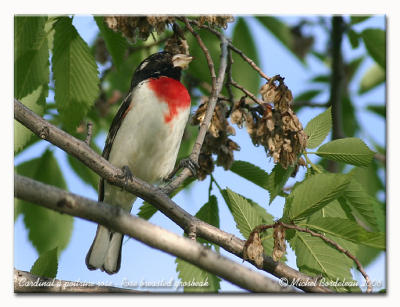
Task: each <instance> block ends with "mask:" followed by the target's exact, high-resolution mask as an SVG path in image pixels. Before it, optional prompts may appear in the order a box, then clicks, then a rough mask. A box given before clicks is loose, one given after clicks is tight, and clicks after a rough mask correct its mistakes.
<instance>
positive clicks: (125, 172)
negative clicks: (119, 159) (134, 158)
mask: <svg viewBox="0 0 400 307" xmlns="http://www.w3.org/2000/svg"><path fill="white" fill-rule="evenodd" d="M121 170H122V175H121V176H120V178H121V179H124V181H125V184H128V182H129V181H132V180H133V174H132V171H131V170H130V169H129V166H128V165H124V166H123V167H122V168H121Z"/></svg>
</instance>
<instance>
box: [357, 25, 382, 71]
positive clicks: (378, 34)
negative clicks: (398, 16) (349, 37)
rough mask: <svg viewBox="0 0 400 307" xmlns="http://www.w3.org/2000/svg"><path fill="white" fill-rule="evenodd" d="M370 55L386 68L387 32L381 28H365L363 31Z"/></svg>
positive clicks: (362, 34) (362, 35)
mask: <svg viewBox="0 0 400 307" xmlns="http://www.w3.org/2000/svg"><path fill="white" fill-rule="evenodd" d="M361 37H362V38H363V40H364V43H365V47H366V48H367V51H368V53H369V54H370V56H371V57H372V58H373V59H374V60H375V62H376V63H378V64H379V65H380V66H381V67H382V68H383V69H384V70H385V69H386V32H385V31H383V30H381V29H365V30H364V31H362V32H361Z"/></svg>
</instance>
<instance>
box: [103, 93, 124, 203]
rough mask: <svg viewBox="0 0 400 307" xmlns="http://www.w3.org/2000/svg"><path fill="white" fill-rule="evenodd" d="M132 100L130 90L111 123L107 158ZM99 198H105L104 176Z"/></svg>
mask: <svg viewBox="0 0 400 307" xmlns="http://www.w3.org/2000/svg"><path fill="white" fill-rule="evenodd" d="M131 100H132V92H129V94H128V96H126V98H125V99H124V101H123V102H122V104H121V106H120V107H119V110H118V112H117V114H116V115H115V117H114V119H113V121H112V123H111V127H110V130H109V131H108V135H107V139H106V144H105V146H104V149H103V154H102V156H103V158H105V159H107V160H108V158H109V156H110V152H111V147H112V144H113V143H114V139H115V136H116V135H117V132H118V129H119V127H121V124H122V121H123V119H124V114H125V112H126V110H127V109H128V108H129V106H130V104H131ZM98 200H99V201H103V200H104V179H103V178H100V182H99V198H98Z"/></svg>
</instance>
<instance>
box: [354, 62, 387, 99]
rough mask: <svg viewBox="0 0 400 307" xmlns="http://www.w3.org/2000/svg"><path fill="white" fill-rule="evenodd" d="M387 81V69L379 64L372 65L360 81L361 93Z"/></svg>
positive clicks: (359, 91)
mask: <svg viewBox="0 0 400 307" xmlns="http://www.w3.org/2000/svg"><path fill="white" fill-rule="evenodd" d="M385 81H386V73H385V70H383V69H382V67H380V66H379V65H378V64H374V65H372V66H371V67H370V68H369V69H368V70H367V71H366V73H365V74H364V76H363V77H362V79H361V82H360V89H359V90H358V93H359V94H364V93H366V92H368V91H370V90H372V89H374V88H375V87H377V86H378V85H381V84H382V83H384V82H385Z"/></svg>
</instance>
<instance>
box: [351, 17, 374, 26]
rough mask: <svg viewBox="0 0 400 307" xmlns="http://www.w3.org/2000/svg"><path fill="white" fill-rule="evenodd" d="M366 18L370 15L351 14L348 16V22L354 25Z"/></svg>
mask: <svg viewBox="0 0 400 307" xmlns="http://www.w3.org/2000/svg"><path fill="white" fill-rule="evenodd" d="M368 18H371V16H370V15H353V16H350V23H351V24H352V25H355V24H357V23H361V22H363V21H365V20H367V19H368Z"/></svg>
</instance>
